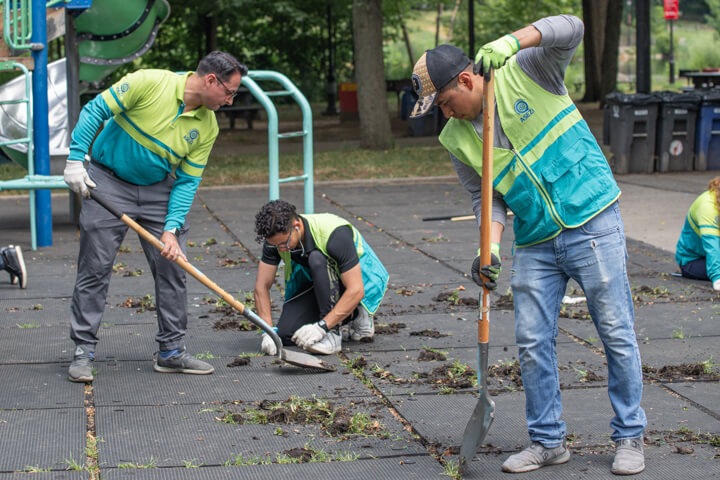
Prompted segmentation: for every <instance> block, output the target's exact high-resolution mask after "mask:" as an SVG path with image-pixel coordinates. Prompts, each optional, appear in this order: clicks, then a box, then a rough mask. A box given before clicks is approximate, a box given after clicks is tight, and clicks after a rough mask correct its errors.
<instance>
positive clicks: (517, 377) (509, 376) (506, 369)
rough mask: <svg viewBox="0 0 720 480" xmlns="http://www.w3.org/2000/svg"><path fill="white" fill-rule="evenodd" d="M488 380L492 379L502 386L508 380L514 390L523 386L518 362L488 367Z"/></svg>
mask: <svg viewBox="0 0 720 480" xmlns="http://www.w3.org/2000/svg"><path fill="white" fill-rule="evenodd" d="M488 378H493V379H495V380H497V382H498V383H500V384H504V383H505V381H506V380H509V381H510V382H512V383H513V384H514V385H515V387H516V388H522V386H523V383H522V374H521V372H520V363H519V362H513V363H509V364H507V363H503V364H500V365H490V366H489V367H488Z"/></svg>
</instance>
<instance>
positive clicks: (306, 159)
mask: <svg viewBox="0 0 720 480" xmlns="http://www.w3.org/2000/svg"><path fill="white" fill-rule="evenodd" d="M256 80H271V81H274V82H277V83H279V84H280V85H282V87H283V88H284V90H281V91H269V92H265V91H264V90H263V89H262V88H261V87H260V86H259V85H258V84H257V83H256ZM242 85H244V86H245V87H247V89H248V90H249V91H250V93H251V94H252V95H253V97H255V99H256V100H257V101H258V102H259V103H260V104H261V105H262V106H263V107H264V108H265V111H266V112H267V116H268V187H269V190H270V200H277V199H278V198H280V184H281V183H287V182H294V181H300V180H302V181H303V182H304V200H305V204H304V213H314V209H315V206H314V202H315V198H314V187H313V143H312V141H313V140H312V139H313V136H312V110H311V109H310V104H309V103H308V101H307V99H306V98H305V96H304V95H303V94H302V92H300V90H298V88H297V87H296V86H295V84H293V83H292V82H291V81H290V79H288V78H287V77H286V76H285V75H283V74H281V73H279V72H274V71H271V70H251V71H250V72H248V74H247V75H245V76H244V77H243V79H242ZM271 96H291V97H292V98H293V99H294V100H295V102H297V104H298V105H299V106H300V109H301V110H302V114H303V129H302V131H300V132H290V133H283V134H278V114H277V109H276V108H275V104H274V103H273V102H272V100H270V97H271ZM300 136H301V137H303V175H299V176H296V177H287V178H280V159H279V146H278V140H279V139H280V138H289V137H300Z"/></svg>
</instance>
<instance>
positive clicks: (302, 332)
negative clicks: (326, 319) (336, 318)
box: [292, 322, 327, 348]
mask: <svg viewBox="0 0 720 480" xmlns="http://www.w3.org/2000/svg"><path fill="white" fill-rule="evenodd" d="M325 333H327V332H325V330H323V329H322V327H321V326H320V325H318V323H317V322H315V323H310V324H308V325H303V326H302V327H300V328H298V329H297V331H296V332H295V335H293V336H292V341H293V342H295V345H297V346H298V347H302V348H305V347H309V346H310V345H315V344H316V343H317V342H319V341H320V340H322V338H323V337H324V336H325Z"/></svg>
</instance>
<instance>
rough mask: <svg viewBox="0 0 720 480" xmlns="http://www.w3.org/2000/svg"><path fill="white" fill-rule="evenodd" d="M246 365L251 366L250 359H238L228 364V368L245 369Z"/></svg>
mask: <svg viewBox="0 0 720 480" xmlns="http://www.w3.org/2000/svg"><path fill="white" fill-rule="evenodd" d="M245 365H250V357H238V358H236V359H235V360H233V361H232V362H230V363H228V364H227V366H228V367H231V368H232V367H244V366H245Z"/></svg>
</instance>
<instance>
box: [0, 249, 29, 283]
mask: <svg viewBox="0 0 720 480" xmlns="http://www.w3.org/2000/svg"><path fill="white" fill-rule="evenodd" d="M0 255H2V258H3V263H5V270H7V271H8V272H9V273H10V283H11V284H13V285H17V284H20V288H25V287H27V270H26V269H25V259H23V254H22V249H21V248H20V246H15V247H14V246H12V245H10V246H8V247H3V248H2V249H0Z"/></svg>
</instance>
